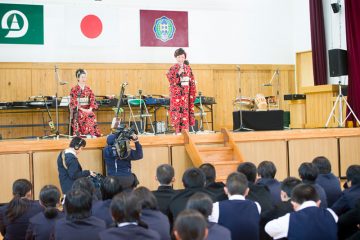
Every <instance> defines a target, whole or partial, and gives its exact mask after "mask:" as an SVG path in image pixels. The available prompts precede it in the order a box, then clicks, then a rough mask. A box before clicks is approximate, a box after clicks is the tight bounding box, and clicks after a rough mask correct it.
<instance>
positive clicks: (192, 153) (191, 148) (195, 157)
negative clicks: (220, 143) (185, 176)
mask: <svg viewBox="0 0 360 240" xmlns="http://www.w3.org/2000/svg"><path fill="white" fill-rule="evenodd" d="M182 135H183V136H184V146H185V149H186V152H187V153H188V154H189V157H190V159H191V161H192V163H193V165H194V166H195V167H199V166H200V165H201V164H203V162H202V160H201V157H200V153H199V150H198V149H197V147H196V145H195V143H194V141H193V140H192V139H191V136H190V134H189V132H188V131H187V130H183V131H182Z"/></svg>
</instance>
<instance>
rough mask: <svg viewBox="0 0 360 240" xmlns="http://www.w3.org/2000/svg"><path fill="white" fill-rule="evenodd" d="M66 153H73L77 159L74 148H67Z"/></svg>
mask: <svg viewBox="0 0 360 240" xmlns="http://www.w3.org/2000/svg"><path fill="white" fill-rule="evenodd" d="M64 153H71V154H73V155H74V156H75V157H76V152H75V149H73V148H67V149H65V152H64Z"/></svg>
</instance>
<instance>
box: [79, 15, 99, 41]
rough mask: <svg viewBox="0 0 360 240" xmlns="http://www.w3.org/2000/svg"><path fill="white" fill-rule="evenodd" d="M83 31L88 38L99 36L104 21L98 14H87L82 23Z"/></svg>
mask: <svg viewBox="0 0 360 240" xmlns="http://www.w3.org/2000/svg"><path fill="white" fill-rule="evenodd" d="M80 28H81V32H82V33H83V34H84V35H85V36H86V37H88V38H97V37H98V36H99V35H100V34H101V32H102V28H103V27H102V22H101V20H100V18H98V16H95V15H87V16H85V17H84V18H83V19H82V20H81V23H80Z"/></svg>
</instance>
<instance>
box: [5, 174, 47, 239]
mask: <svg viewBox="0 0 360 240" xmlns="http://www.w3.org/2000/svg"><path fill="white" fill-rule="evenodd" d="M31 189H32V184H31V182H29V181H28V180H26V179H18V180H16V181H15V182H14V183H13V186H12V192H13V198H12V199H11V201H10V202H9V203H8V204H5V205H4V206H2V207H0V232H1V234H2V235H3V236H4V239H10V240H13V239H14V240H23V239H24V238H25V234H26V230H27V228H28V226H29V219H30V218H32V217H33V216H35V215H36V214H38V213H39V212H42V211H43V207H42V206H41V205H40V204H39V202H37V201H33V200H31V199H32V193H31Z"/></svg>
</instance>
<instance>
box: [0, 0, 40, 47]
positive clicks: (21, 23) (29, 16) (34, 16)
mask: <svg viewBox="0 0 360 240" xmlns="http://www.w3.org/2000/svg"><path fill="white" fill-rule="evenodd" d="M0 20H1V26H0V27H1V28H0V44H44V7H43V6H42V5H25V4H6V3H0Z"/></svg>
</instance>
